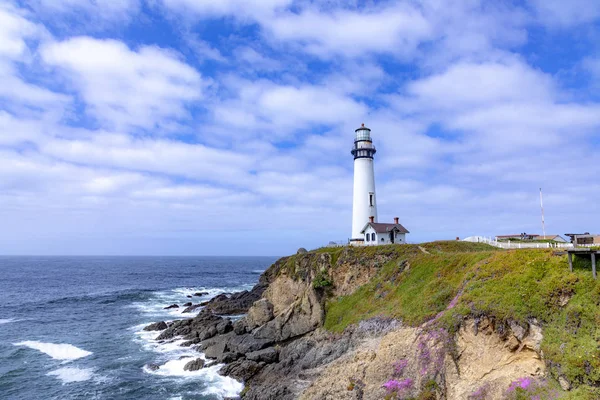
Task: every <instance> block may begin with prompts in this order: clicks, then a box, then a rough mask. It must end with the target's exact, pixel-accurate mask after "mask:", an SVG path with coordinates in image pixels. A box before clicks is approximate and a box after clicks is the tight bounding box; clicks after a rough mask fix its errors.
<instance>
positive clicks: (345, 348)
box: [159, 242, 600, 399]
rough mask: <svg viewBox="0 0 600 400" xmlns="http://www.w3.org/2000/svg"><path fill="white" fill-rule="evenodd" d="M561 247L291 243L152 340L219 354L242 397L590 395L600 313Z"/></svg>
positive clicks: (593, 290) (593, 288)
mask: <svg viewBox="0 0 600 400" xmlns="http://www.w3.org/2000/svg"><path fill="white" fill-rule="evenodd" d="M563 258H564V257H561V256H559V255H555V254H553V253H552V252H551V251H546V250H532V251H530V250H522V251H512V252H506V251H497V250H494V249H492V248H489V247H487V246H482V245H476V244H468V243H457V242H445V243H443V242H442V243H440V242H438V243H430V244H426V245H422V246H412V245H402V246H380V247H373V248H334V249H321V250H317V251H313V252H307V253H300V254H297V255H294V256H291V257H285V258H282V259H280V260H278V261H277V262H276V263H275V264H273V265H272V266H271V267H270V268H269V269H268V270H267V271H266V272H265V273H264V274H263V275H262V276H261V278H260V282H259V284H258V285H257V286H256V287H255V288H254V290H253V291H251V292H247V293H242V294H234V295H232V296H222V297H221V298H219V299H215V300H213V301H211V302H210V303H209V304H208V305H206V306H205V307H204V309H202V311H200V313H199V314H198V315H197V316H196V317H194V318H193V319H190V320H185V321H179V322H175V323H173V324H171V325H170V326H169V327H168V328H167V329H166V330H163V331H162V332H161V333H160V335H159V339H161V340H171V339H172V338H174V337H178V336H183V337H185V339H186V340H187V343H186V345H189V346H196V347H197V348H198V350H199V351H201V352H203V353H204V354H205V355H206V357H207V358H208V359H209V360H214V362H219V363H224V364H225V366H224V367H223V368H222V369H221V373H222V374H225V375H228V376H232V377H234V378H236V379H239V380H242V381H244V383H245V384H246V389H245V390H244V392H243V393H242V396H243V397H244V398H245V399H295V398H304V399H381V398H385V396H391V397H390V398H394V396H395V398H411V397H416V398H422V399H427V398H430V399H467V398H472V399H501V398H510V396H511V395H513V394H514V395H516V394H519V393H521V392H524V393H529V394H531V395H532V396H536V395H545V394H547V395H548V396H550V395H552V396H555V397H556V398H563V397H564V398H568V396H572V395H575V394H576V396H577V397H573V398H585V397H584V396H595V394H594V393H595V388H594V387H595V386H596V382H597V377H595V373H594V371H593V368H595V367H596V366H597V359H598V358H597V356H596V353H597V352H598V349H597V344H596V338H595V336H593V335H594V334H595V318H596V315H595V314H594V313H595V312H597V311H596V310H585V311H584V310H583V309H582V307H581V306H582V304H587V303H588V302H589V303H593V302H594V301H596V303H593V305H594V306H595V307H596V308H597V304H598V300H600V299H598V297H599V296H598V294H599V293H600V290H598V286H597V285H596V283H595V282H594V281H590V279H591V278H590V277H588V276H587V274H586V273H585V271H584V267H585V266H582V268H581V270H576V271H575V272H574V273H573V274H569V273H568V272H566V265H563V264H564V263H565V261H564V260H563ZM247 307H249V308H248V311H247V314H246V316H245V317H243V318H241V319H238V320H236V321H235V322H233V321H232V320H230V319H229V318H226V317H223V316H222V315H223V314H228V313H229V314H231V313H239V312H243V311H244V308H247ZM162 327H164V326H162ZM546 332H548V334H546ZM569 351H571V352H572V353H569ZM583 356H585V359H583V358H582V357H583ZM577 357H579V358H577ZM209 362H210V361H209ZM561 386H562V388H561ZM570 389H575V391H574V392H568V391H567V390H570ZM540 398H544V397H543V396H542V397H540ZM590 398H597V397H590Z"/></svg>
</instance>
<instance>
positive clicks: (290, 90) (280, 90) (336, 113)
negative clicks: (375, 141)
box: [212, 79, 367, 141]
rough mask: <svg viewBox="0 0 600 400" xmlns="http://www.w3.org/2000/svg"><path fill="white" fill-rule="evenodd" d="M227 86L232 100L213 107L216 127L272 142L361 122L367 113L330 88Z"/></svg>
mask: <svg viewBox="0 0 600 400" xmlns="http://www.w3.org/2000/svg"><path fill="white" fill-rule="evenodd" d="M228 86H229V89H230V90H231V92H232V94H233V98H226V99H223V100H222V101H219V102H217V103H215V104H214V106H212V112H213V115H214V121H215V123H217V124H220V125H224V126H231V127H233V128H235V129H236V130H237V133H238V134H241V133H242V132H246V133H248V134H252V135H258V136H260V137H264V138H267V139H269V140H272V141H274V140H280V139H281V138H284V137H286V136H289V134H290V132H293V131H295V130H300V129H307V128H310V127H312V126H320V125H333V124H339V123H343V122H345V121H347V120H348V118H355V119H361V118H362V116H363V115H364V114H365V113H366V112H367V106H366V105H365V104H362V103H360V102H359V101H356V100H355V99H353V98H352V97H351V96H349V95H346V94H345V93H340V92H337V91H336V90H335V89H334V88H332V87H329V86H321V85H309V84H303V85H298V86H295V85H285V84H276V83H274V82H272V81H268V80H260V81H249V80H245V79H233V80H231V81H229V82H228Z"/></svg>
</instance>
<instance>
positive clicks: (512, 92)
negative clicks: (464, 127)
mask: <svg viewBox="0 0 600 400" xmlns="http://www.w3.org/2000/svg"><path fill="white" fill-rule="evenodd" d="M553 86H554V82H553V80H552V78H551V77H550V76H548V75H546V74H544V73H543V72H541V71H536V70H534V69H532V68H531V67H529V66H528V65H525V64H524V63H522V62H521V61H516V60H511V61H509V62H506V63H498V62H491V63H489V62H488V63H478V64H475V63H464V62H459V63H456V64H453V65H451V66H450V67H449V68H448V69H447V70H446V71H444V72H443V73H440V74H436V75H432V76H429V77H426V78H423V79H420V80H418V81H414V82H410V83H409V84H408V85H407V92H408V93H409V94H410V95H412V96H414V97H416V98H418V99H419V101H420V102H421V104H420V106H422V105H424V104H427V107H431V108H439V109H442V110H457V109H464V108H465V107H467V108H471V107H474V108H477V107H487V106H490V105H491V104H497V103H501V102H510V101H533V102H539V101H546V100H547V99H550V98H553V97H555V89H554V87H553Z"/></svg>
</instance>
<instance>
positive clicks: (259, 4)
mask: <svg viewBox="0 0 600 400" xmlns="http://www.w3.org/2000/svg"><path fill="white" fill-rule="evenodd" d="M161 1H162V3H163V4H164V5H165V6H166V7H168V8H171V9H174V10H177V11H179V12H193V13H195V14H199V15H201V16H205V17H213V18H214V17H217V18H220V17H230V16H234V17H236V18H239V19H247V18H251V19H252V20H254V19H256V18H261V19H262V18H265V17H268V16H272V15H273V13H274V12H275V10H277V9H280V8H283V7H286V6H289V5H290V4H292V2H293V0H246V1H243V2H240V1H236V0H219V1H203V0H201V1H197V0H161Z"/></svg>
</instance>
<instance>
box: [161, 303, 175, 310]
mask: <svg viewBox="0 0 600 400" xmlns="http://www.w3.org/2000/svg"><path fill="white" fill-rule="evenodd" d="M171 308H179V304H171V305H170V306H167V307H165V308H164V309H165V310H170V309H171Z"/></svg>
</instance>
